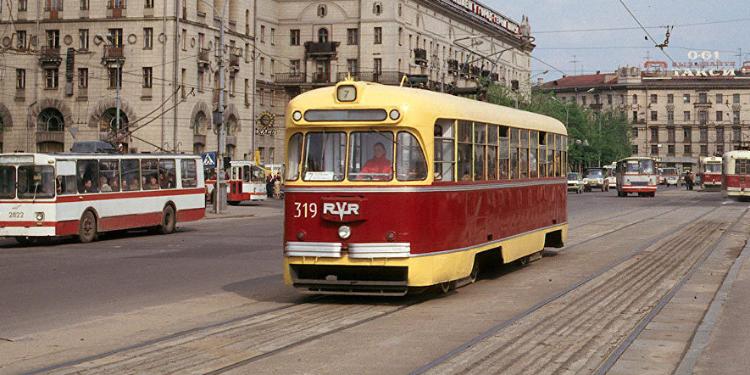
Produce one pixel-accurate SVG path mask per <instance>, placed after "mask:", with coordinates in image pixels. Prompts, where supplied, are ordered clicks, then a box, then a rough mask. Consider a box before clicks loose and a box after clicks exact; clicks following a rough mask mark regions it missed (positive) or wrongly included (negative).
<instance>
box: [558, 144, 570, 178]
mask: <svg viewBox="0 0 750 375" xmlns="http://www.w3.org/2000/svg"><path fill="white" fill-rule="evenodd" d="M555 143H556V144H557V147H556V148H555V170H556V171H557V173H556V174H555V176H556V177H560V176H562V175H563V173H567V171H568V168H566V167H567V166H566V165H565V162H564V161H563V160H562V136H561V135H559V134H558V135H556V136H555Z"/></svg>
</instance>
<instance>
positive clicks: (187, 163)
mask: <svg viewBox="0 0 750 375" xmlns="http://www.w3.org/2000/svg"><path fill="white" fill-rule="evenodd" d="M180 180H181V182H182V187H183V188H194V187H196V186H198V167H196V165H195V160H191V159H182V160H180Z"/></svg>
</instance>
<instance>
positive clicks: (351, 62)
mask: <svg viewBox="0 0 750 375" xmlns="http://www.w3.org/2000/svg"><path fill="white" fill-rule="evenodd" d="M346 71H347V72H349V73H357V72H358V69H357V59H347V60H346Z"/></svg>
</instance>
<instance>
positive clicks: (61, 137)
mask: <svg viewBox="0 0 750 375" xmlns="http://www.w3.org/2000/svg"><path fill="white" fill-rule="evenodd" d="M36 142H37V143H44V142H55V143H65V132H62V131H43V130H42V131H40V130H37V132H36Z"/></svg>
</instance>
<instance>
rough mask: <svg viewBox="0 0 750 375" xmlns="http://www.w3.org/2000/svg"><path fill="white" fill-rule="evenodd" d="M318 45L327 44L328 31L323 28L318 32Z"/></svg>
mask: <svg viewBox="0 0 750 375" xmlns="http://www.w3.org/2000/svg"><path fill="white" fill-rule="evenodd" d="M318 43H328V29H326V28H324V27H323V28H320V29H319V30H318Z"/></svg>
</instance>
